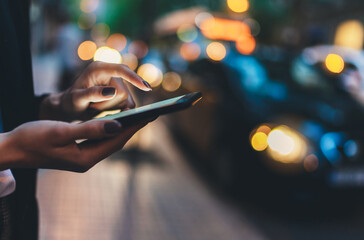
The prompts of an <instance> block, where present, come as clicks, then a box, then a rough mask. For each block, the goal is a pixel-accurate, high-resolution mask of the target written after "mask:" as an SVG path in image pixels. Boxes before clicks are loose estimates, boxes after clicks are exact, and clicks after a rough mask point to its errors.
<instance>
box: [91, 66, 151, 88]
mask: <svg viewBox="0 0 364 240" xmlns="http://www.w3.org/2000/svg"><path fill="white" fill-rule="evenodd" d="M91 74H92V75H93V78H94V80H95V81H96V84H95V85H104V84H106V83H104V82H100V81H109V80H110V78H111V77H118V78H123V79H124V80H126V81H128V82H130V83H131V84H133V85H134V86H135V87H137V88H139V89H141V90H143V91H151V90H152V88H151V86H150V85H149V83H148V82H146V81H144V80H143V79H142V78H141V77H140V76H139V75H138V74H136V73H135V72H134V71H133V70H131V69H130V68H129V67H128V66H126V65H124V64H113V63H104V62H94V63H93V65H92V73H91Z"/></svg>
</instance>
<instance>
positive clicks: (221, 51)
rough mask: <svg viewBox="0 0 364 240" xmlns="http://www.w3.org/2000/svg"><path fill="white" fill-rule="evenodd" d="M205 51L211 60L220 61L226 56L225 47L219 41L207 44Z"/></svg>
mask: <svg viewBox="0 0 364 240" xmlns="http://www.w3.org/2000/svg"><path fill="white" fill-rule="evenodd" d="M206 53H207V56H209V58H211V59H212V60H214V61H221V60H222V59H224V58H225V56H226V48H225V46H224V45H223V44H222V43H220V42H212V43H210V44H209V45H208V46H207V48H206Z"/></svg>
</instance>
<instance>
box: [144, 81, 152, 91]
mask: <svg viewBox="0 0 364 240" xmlns="http://www.w3.org/2000/svg"><path fill="white" fill-rule="evenodd" d="M143 83H144V85H145V86H146V87H147V88H150V89H152V87H151V86H150V85H149V83H148V82H147V81H144V80H143Z"/></svg>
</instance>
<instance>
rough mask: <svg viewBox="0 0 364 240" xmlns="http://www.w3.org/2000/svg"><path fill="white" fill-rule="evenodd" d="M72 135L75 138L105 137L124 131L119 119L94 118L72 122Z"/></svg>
mask: <svg viewBox="0 0 364 240" xmlns="http://www.w3.org/2000/svg"><path fill="white" fill-rule="evenodd" d="M69 131H70V134H69V135H70V137H71V138H72V139H73V140H79V139H104V138H110V137H112V136H115V135H117V134H119V133H120V132H121V131H122V127H121V124H120V123H119V122H118V121H113V120H111V121H102V120H92V121H88V122H84V123H80V124H72V125H71V129H70V130H69Z"/></svg>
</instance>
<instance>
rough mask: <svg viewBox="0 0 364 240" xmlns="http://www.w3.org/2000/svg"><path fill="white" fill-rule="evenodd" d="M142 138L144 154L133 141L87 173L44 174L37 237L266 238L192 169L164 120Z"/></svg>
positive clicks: (40, 183)
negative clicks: (174, 141)
mask: <svg viewBox="0 0 364 240" xmlns="http://www.w3.org/2000/svg"><path fill="white" fill-rule="evenodd" d="M151 136H153V139H149V140H146V139H140V138H141V137H143V138H146V137H151ZM137 138H139V139H138V142H139V143H141V145H142V146H145V145H148V148H146V149H145V151H137V150H133V149H135V146H133V145H134V144H135V143H134V144H133V143H131V144H130V145H131V146H130V145H129V147H128V148H127V149H126V150H125V151H122V152H119V153H117V154H114V155H113V156H111V157H109V158H108V159H106V160H105V161H104V162H101V163H100V164H98V165H97V166H96V167H95V168H93V169H91V170H90V171H89V172H87V173H86V174H77V173H69V172H63V171H52V170H41V171H40V172H39V178H38V199H39V207H40V226H41V228H40V239H44V240H45V239H47V240H56V239H62V240H64V239H77V240H82V239H125V240H131V239H138V240H143V239H145V240H152V239H158V240H163V239H166V240H167V239H168V240H169V239H180V240H184V239H188V240H193V239H196V240H197V239H198V240H203V239H209V240H214V239H216V240H218V239H251V240H254V239H256V240H258V239H267V238H266V237H265V236H264V235H263V234H262V233H261V232H260V231H258V230H257V228H256V226H254V224H253V223H251V222H250V221H248V219H247V218H246V216H244V213H241V212H240V211H238V210H237V209H235V208H234V207H232V206H229V205H227V204H226V203H224V202H223V201H221V200H219V198H217V197H216V196H214V193H212V192H210V191H209V190H208V189H207V188H206V186H205V184H203V183H202V182H201V181H200V179H199V178H198V177H197V176H196V175H195V174H194V173H193V172H192V171H191V169H190V168H189V167H188V166H187V165H186V163H185V161H184V159H183V156H182V155H181V153H180V152H179V151H178V148H177V147H176V146H175V145H174V143H173V140H172V139H171V136H170V135H169V133H168V131H167V130H166V127H165V125H164V124H163V119H162V118H161V119H158V120H157V121H156V122H154V123H152V124H150V125H149V126H148V127H147V128H146V129H143V130H142V134H139V136H137ZM150 140H152V141H151V142H150V143H146V142H148V141H150Z"/></svg>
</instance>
